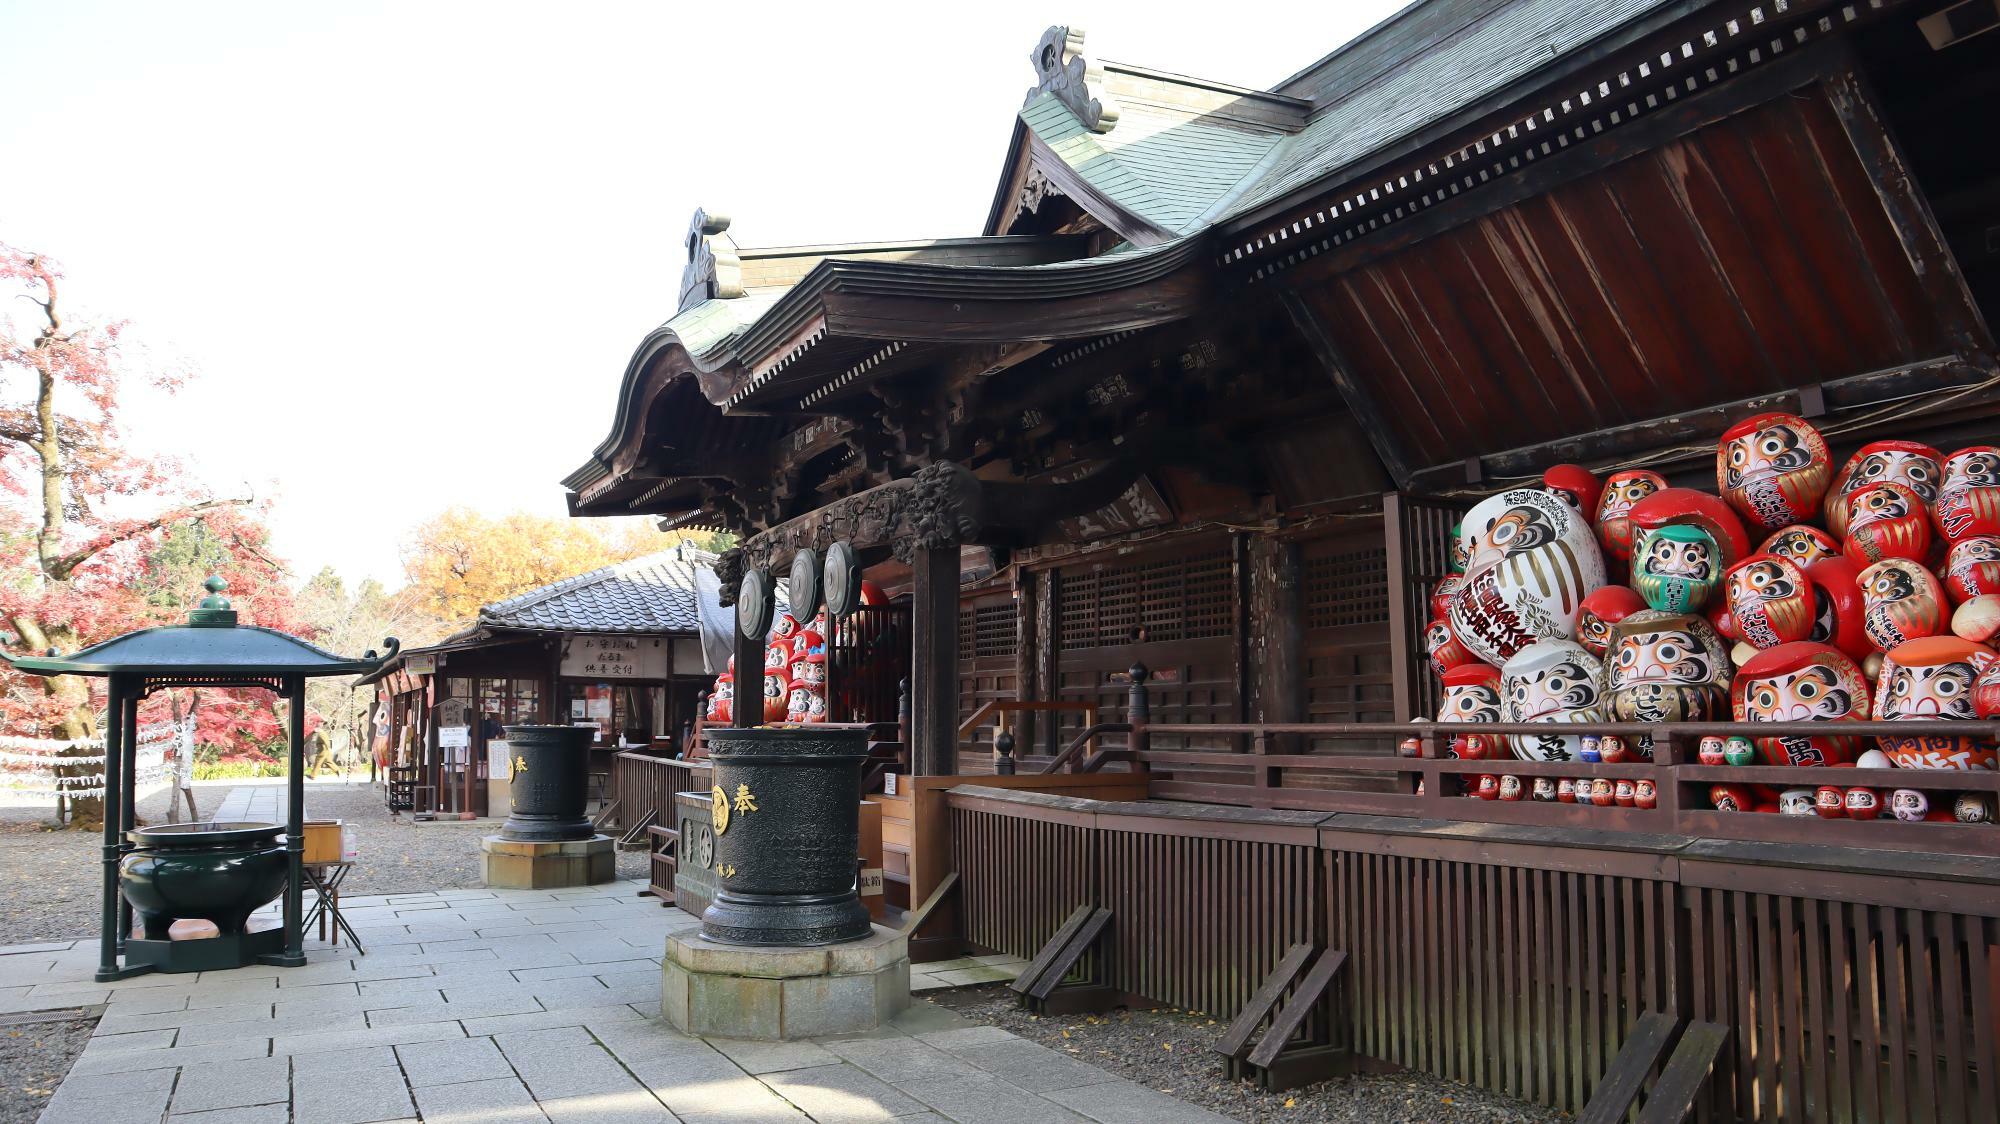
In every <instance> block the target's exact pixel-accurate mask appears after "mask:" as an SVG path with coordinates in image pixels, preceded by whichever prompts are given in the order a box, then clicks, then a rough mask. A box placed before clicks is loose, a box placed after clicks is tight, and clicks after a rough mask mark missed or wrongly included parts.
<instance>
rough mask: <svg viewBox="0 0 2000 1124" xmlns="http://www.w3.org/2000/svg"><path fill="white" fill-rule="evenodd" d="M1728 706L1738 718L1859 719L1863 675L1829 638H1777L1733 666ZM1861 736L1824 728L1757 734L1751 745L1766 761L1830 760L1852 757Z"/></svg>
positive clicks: (1864, 701) (1863, 710)
mask: <svg viewBox="0 0 2000 1124" xmlns="http://www.w3.org/2000/svg"><path fill="white" fill-rule="evenodd" d="M1731 706H1732V709H1733V710H1734V711H1735V716H1736V720H1737V721H1738V722H1827V723H1840V722H1865V721H1867V720H1868V716H1869V713H1870V709H1869V699H1868V680H1867V679H1866V678H1865V677H1864V676H1863V675H1862V674H1861V667H1860V665H1859V664H1857V663H1855V662H1854V661H1853V660H1852V659H1850V658H1849V657H1848V655H1847V653H1845V652H1842V651H1841V650H1840V649H1838V648H1835V647H1833V646H1832V645H1830V644H1814V643H1812V642H1810V641H1803V640H1802V641H1798V642H1796V643H1791V644H1780V645H1778V646H1777V647H1775V648H1771V649H1768V650H1766V651H1763V652H1759V653H1757V655H1756V656H1755V657H1754V658H1752V659H1751V660H1750V662H1749V663H1746V664H1744V665H1743V666H1742V667H1740V668H1737V669H1736V687H1735V690H1734V692H1733V694H1732V698H1731ZM1837 729H1838V726H1837V725H1836V726H1834V727H1833V730H1837ZM1861 741H1862V739H1860V738H1858V737H1843V736H1841V735H1839V734H1838V733H1835V732H1832V731H1831V730H1830V731H1829V732H1828V733H1827V734H1824V735H1820V734H1814V735H1812V736H1810V737H1800V736H1797V735H1789V734H1788V735H1785V736H1783V737H1770V738H1758V739H1757V750H1758V752H1759V753H1761V754H1763V757H1764V760H1765V762H1766V763H1767V764H1771V765H1834V764H1839V763H1841V762H1846V761H1852V760H1854V758H1855V757H1856V756H1857V755H1858V754H1859V753H1860V752H1861V748H1862V747H1861Z"/></svg>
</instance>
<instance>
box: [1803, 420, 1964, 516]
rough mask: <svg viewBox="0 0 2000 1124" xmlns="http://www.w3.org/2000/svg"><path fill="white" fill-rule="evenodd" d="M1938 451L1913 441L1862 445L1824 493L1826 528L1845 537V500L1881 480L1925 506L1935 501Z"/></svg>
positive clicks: (1940, 472) (1939, 467) (1939, 468)
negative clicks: (1904, 490)
mask: <svg viewBox="0 0 2000 1124" xmlns="http://www.w3.org/2000/svg"><path fill="white" fill-rule="evenodd" d="M1943 474H1944V473H1943V468H1942V462H1941V458H1940V457H1939V456H1938V451H1937V450H1936V449H1933V448H1931V447H1930V446H1929V445H1923V444H1919V443H1918V442H1915V441H1875V442H1871V443H1870V444H1867V445H1863V446H1861V448H1860V449H1858V450H1856V451H1855V454H1854V455H1853V456H1851V457H1849V458H1847V463H1846V464H1844V465H1842V466H1841V469H1840V472H1839V474H1838V475H1836V476H1835V477H1834V479H1833V487H1832V488H1830V489H1828V490H1827V493H1826V503H1825V504H1824V505H1823V509H1824V514H1825V516H1826V529H1827V530H1829V531H1831V532H1833V535H1834V537H1835V538H1846V537H1847V497H1848V496H1850V495H1852V494H1853V493H1854V492H1855V491H1856V490H1858V489H1860V488H1864V487H1866V486H1868V485H1870V484H1879V483H1881V482H1882V481H1884V480H1893V481H1895V482H1896V483H1898V484H1901V485H1903V486H1904V487H1906V488H1908V489H1909V490H1911V491H1912V492H1915V493H1916V494H1917V495H1918V496H1919V497H1921V498H1922V499H1923V501H1924V502H1925V503H1930V502H1931V501H1932V500H1934V499H1936V498H1937V490H1938V482H1939V480H1940V479H1941V478H1942V477H1943Z"/></svg>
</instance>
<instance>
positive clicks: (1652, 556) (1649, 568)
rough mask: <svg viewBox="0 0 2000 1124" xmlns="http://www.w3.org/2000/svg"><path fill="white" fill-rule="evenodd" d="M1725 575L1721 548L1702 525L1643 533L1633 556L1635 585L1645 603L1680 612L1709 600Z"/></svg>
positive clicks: (1660, 608) (1695, 607)
mask: <svg viewBox="0 0 2000 1124" xmlns="http://www.w3.org/2000/svg"><path fill="white" fill-rule="evenodd" d="M1721 578H1722V551H1721V550H1720V549H1719V548H1718V547H1717V546H1716V544H1715V540H1714V539H1713V538H1711V537H1710V536H1709V534H1708V532H1707V531H1704V530H1702V529H1701V528H1700V527H1689V526H1673V527H1661V528H1660V529H1659V530H1656V531H1644V532H1641V534H1640V537H1639V545H1638V547H1637V548H1636V549H1635V551H1634V552H1633V555H1632V587H1633V588H1634V589H1636V590H1637V591H1638V592H1639V596H1640V597H1642V598H1644V599H1645V601H1646V604H1648V605H1650V606H1652V607H1653V608H1655V609H1659V610H1662V611H1665V612H1672V613H1681V612H1687V611H1689V610H1691V609H1699V608H1701V607H1702V606H1703V605H1706V604H1707V603H1708V599H1709V597H1710V595H1712V594H1713V593H1714V592H1715V587H1716V584H1717V583H1718V582H1719V581H1721Z"/></svg>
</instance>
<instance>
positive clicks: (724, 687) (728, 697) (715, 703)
mask: <svg viewBox="0 0 2000 1124" xmlns="http://www.w3.org/2000/svg"><path fill="white" fill-rule="evenodd" d="M735 694H736V676H735V675H733V674H731V673H730V672H727V671H725V672H723V673H722V674H721V675H718V676H716V677H715V689H714V690H713V691H711V692H709V696H708V710H707V712H706V713H704V714H703V715H702V716H701V717H702V721H704V722H706V723H708V724H710V725H712V726H727V725H729V723H730V721H731V719H730V704H731V703H732V702H733V701H734V696H735Z"/></svg>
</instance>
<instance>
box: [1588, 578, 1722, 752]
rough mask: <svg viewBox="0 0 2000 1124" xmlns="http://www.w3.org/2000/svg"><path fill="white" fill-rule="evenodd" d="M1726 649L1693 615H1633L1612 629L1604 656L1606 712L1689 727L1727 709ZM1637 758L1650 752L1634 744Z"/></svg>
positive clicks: (1644, 741)
mask: <svg viewBox="0 0 2000 1124" xmlns="http://www.w3.org/2000/svg"><path fill="white" fill-rule="evenodd" d="M1731 668H1732V665H1731V664H1730V662H1729V647H1728V645H1727V644H1725V643H1724V642H1723V639H1722V637H1721V636H1719V635H1717V634H1716V631H1715V626H1713V625H1711V624H1709V623H1708V620H1707V618H1705V617H1702V616H1699V615H1697V614H1694V613H1663V612H1659V611H1657V610H1648V611H1646V612H1643V613H1633V614H1632V615H1631V616H1629V617H1626V618H1625V619H1624V620H1622V621H1619V622H1618V623H1617V624H1616V625H1614V626H1613V627H1612V629H1611V649H1610V651H1609V652H1608V653H1606V655H1605V663H1604V692H1605V704H1606V709H1607V711H1608V712H1609V713H1610V714H1611V716H1612V717H1614V718H1616V719H1617V720H1618V721H1620V722H1693V721H1699V720H1701V719H1704V718H1715V717H1718V716H1720V715H1721V714H1723V713H1724V708H1725V707H1727V706H1728V705H1729V678H1730V672H1731ZM1633 748H1634V749H1635V750H1637V751H1638V754H1639V756H1641V757H1646V758H1650V757H1651V756H1652V752H1653V747H1652V742H1651V740H1650V739H1649V738H1646V737H1644V736H1643V735H1642V736H1641V737H1639V738H1637V739H1634V742H1633Z"/></svg>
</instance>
